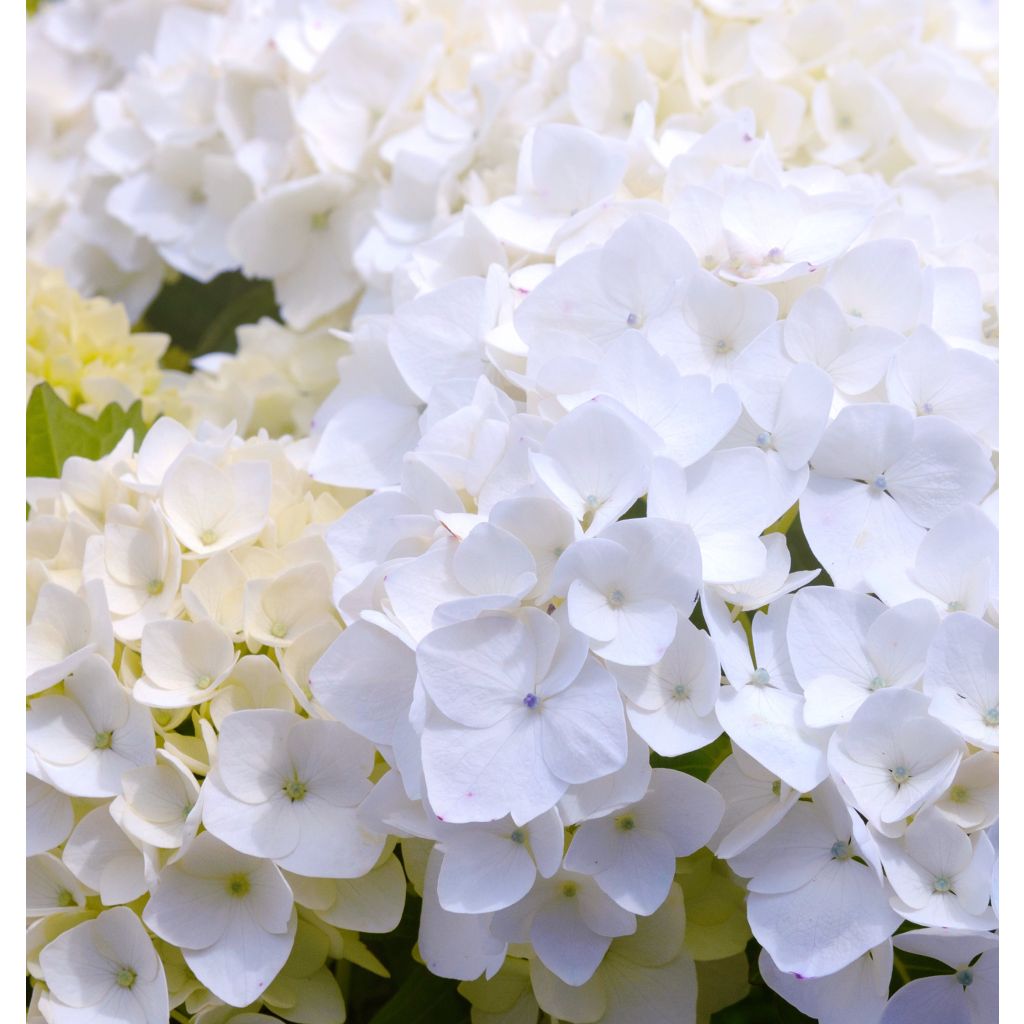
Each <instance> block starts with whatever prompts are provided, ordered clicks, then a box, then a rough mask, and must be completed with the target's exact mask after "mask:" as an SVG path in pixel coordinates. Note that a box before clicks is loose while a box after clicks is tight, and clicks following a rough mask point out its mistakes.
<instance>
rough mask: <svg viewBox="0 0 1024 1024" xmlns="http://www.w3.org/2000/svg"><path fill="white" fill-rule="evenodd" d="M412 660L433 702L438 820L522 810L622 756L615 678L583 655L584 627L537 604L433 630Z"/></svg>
mask: <svg viewBox="0 0 1024 1024" xmlns="http://www.w3.org/2000/svg"><path fill="white" fill-rule="evenodd" d="M416 660H417V667H418V669H419V675H420V679H421V681H422V683H423V687H424V689H425V691H426V693H427V695H428V696H429V698H430V701H431V703H432V705H433V708H431V709H430V710H429V711H428V713H427V717H426V724H425V728H424V731H423V773H424V777H425V780H426V785H427V793H428V794H429V797H430V802H431V805H432V806H433V807H434V809H435V811H436V812H437V814H438V815H439V816H440V818H441V819H442V820H444V821H455V822H460V821H492V820H495V819H498V818H502V817H504V816H505V815H506V814H511V816H512V818H513V820H514V821H515V822H516V823H517V824H521V823H524V822H527V821H530V820H531V819H533V818H535V817H536V816H537V815H538V814H542V813H544V812H545V811H547V810H549V809H550V808H551V807H553V806H554V805H555V803H556V802H557V801H558V799H559V798H560V797H561V796H562V794H563V793H565V791H566V789H567V788H568V787H569V785H570V784H572V783H580V782H587V781H589V780H591V779H596V778H600V777H601V776H603V775H607V774H609V773H611V772H613V771H614V770H615V769H616V768H619V767H620V766H621V765H622V764H623V763H624V762H625V760H626V726H625V716H624V713H623V708H622V699H621V698H620V697H619V694H618V689H617V688H616V686H615V681H614V680H613V679H612V677H611V676H610V675H609V674H608V673H607V671H605V670H604V669H603V668H601V667H600V665H598V664H597V662H596V661H594V660H593V659H592V658H590V657H588V654H587V645H586V642H585V639H584V638H583V637H582V636H581V635H580V634H578V633H576V632H575V631H573V630H571V629H566V628H560V627H559V625H558V624H557V623H556V622H555V621H553V620H552V619H551V618H549V617H548V616H547V615H545V614H544V613H543V612H540V611H537V610H536V609H529V608H528V609H526V610H525V611H524V613H523V615H522V617H521V618H520V617H512V616H508V615H494V616H487V617H484V618H480V619H473V620H470V621H468V622H462V623H457V624H456V625H453V626H446V627H444V628H442V629H438V630H435V631H434V632H433V633H431V634H430V635H429V636H428V637H427V638H426V639H424V640H423V641H422V642H421V643H420V645H419V648H418V650H417V658H416Z"/></svg>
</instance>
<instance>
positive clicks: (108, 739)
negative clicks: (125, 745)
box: [92, 732, 114, 750]
mask: <svg viewBox="0 0 1024 1024" xmlns="http://www.w3.org/2000/svg"><path fill="white" fill-rule="evenodd" d="M113 742H114V734H113V733H112V732H98V733H96V735H95V736H94V737H93V741H92V745H93V746H94V747H95V748H96V749H97V750H109V749H110V745H111V744H112V743H113Z"/></svg>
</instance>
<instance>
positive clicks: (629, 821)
mask: <svg viewBox="0 0 1024 1024" xmlns="http://www.w3.org/2000/svg"><path fill="white" fill-rule="evenodd" d="M615 827H616V828H617V829H618V830H619V831H620V832H632V831H633V829H635V828H636V819H635V818H634V817H633V815H632V814H624V815H623V816H622V817H621V818H616V819H615Z"/></svg>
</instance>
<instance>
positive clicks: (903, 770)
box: [889, 764, 910, 786]
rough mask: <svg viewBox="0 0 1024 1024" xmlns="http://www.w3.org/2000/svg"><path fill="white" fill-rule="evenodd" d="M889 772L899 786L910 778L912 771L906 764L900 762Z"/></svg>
mask: <svg viewBox="0 0 1024 1024" xmlns="http://www.w3.org/2000/svg"><path fill="white" fill-rule="evenodd" d="M889 774H890V775H891V776H892V781H893V782H895V783H896V785H897V786H901V785H903V783H904V782H906V781H907V779H909V778H910V771H909V770H908V769H907V766H906V765H905V764H898V765H896V767H895V768H890V769H889Z"/></svg>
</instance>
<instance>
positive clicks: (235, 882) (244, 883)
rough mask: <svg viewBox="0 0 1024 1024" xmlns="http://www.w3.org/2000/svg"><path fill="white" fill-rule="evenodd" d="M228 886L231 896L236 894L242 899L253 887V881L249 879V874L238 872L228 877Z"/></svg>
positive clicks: (236, 897)
mask: <svg viewBox="0 0 1024 1024" xmlns="http://www.w3.org/2000/svg"><path fill="white" fill-rule="evenodd" d="M226 888H227V890H228V895H229V896H234V897H235V899H239V900H240V899H241V898H242V897H243V896H245V895H246V894H247V893H248V892H249V890H250V889H251V888H252V883H251V882H250V881H249V876H248V875H246V874H243V873H242V872H238V873H237V874H234V875H232V876H231V877H230V878H229V879H228V884H227V887H226Z"/></svg>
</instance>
